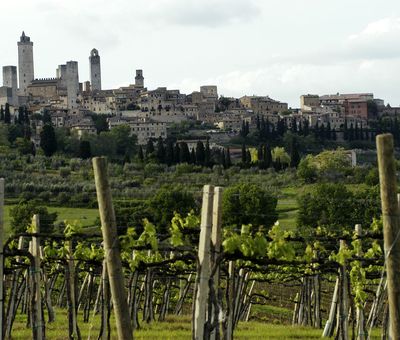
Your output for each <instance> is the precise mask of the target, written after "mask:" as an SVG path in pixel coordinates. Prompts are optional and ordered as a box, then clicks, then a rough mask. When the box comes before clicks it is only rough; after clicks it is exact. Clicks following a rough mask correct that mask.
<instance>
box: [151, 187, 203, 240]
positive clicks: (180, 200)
mask: <svg viewBox="0 0 400 340" xmlns="http://www.w3.org/2000/svg"><path fill="white" fill-rule="evenodd" d="M149 206H150V208H151V212H152V214H151V216H152V217H151V219H152V222H154V223H155V224H156V226H157V228H158V231H159V232H161V233H163V232H165V231H166V230H167V227H168V226H169V225H170V223H171V220H172V217H173V216H174V213H175V212H177V213H179V214H181V215H185V214H187V213H189V212H190V211H191V210H196V208H197V207H196V203H195V200H194V197H193V195H192V194H191V193H188V192H187V191H185V190H183V189H182V188H180V187H176V186H174V187H167V186H166V187H163V188H161V189H160V190H159V191H158V192H157V193H156V194H155V195H154V196H153V198H151V199H150V202H149Z"/></svg>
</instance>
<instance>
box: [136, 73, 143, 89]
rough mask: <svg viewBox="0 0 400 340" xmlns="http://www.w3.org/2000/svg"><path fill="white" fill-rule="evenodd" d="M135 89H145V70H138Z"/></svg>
mask: <svg viewBox="0 0 400 340" xmlns="http://www.w3.org/2000/svg"><path fill="white" fill-rule="evenodd" d="M135 87H137V88H143V87H144V77H143V70H136V77H135Z"/></svg>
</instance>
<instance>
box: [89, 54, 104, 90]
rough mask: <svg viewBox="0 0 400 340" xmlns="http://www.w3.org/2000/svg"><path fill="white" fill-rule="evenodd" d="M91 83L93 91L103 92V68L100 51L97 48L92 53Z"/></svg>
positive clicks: (90, 58) (90, 60) (90, 59)
mask: <svg viewBox="0 0 400 340" xmlns="http://www.w3.org/2000/svg"><path fill="white" fill-rule="evenodd" d="M89 63H90V83H91V88H92V91H100V90H101V66H100V55H99V51H97V50H96V49H95V48H94V49H92V51H91V52H90V57H89Z"/></svg>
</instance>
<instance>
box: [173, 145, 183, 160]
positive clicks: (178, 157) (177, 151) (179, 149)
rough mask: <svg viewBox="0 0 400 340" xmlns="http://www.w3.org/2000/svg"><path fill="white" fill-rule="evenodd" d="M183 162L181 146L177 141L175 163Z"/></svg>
mask: <svg viewBox="0 0 400 340" xmlns="http://www.w3.org/2000/svg"><path fill="white" fill-rule="evenodd" d="M180 162H181V148H180V146H179V143H175V147H174V163H176V164H179V163H180Z"/></svg>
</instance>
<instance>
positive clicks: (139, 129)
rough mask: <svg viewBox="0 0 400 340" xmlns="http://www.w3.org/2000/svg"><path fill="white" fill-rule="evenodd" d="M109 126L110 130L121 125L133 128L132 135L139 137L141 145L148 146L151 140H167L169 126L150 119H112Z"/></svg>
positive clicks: (119, 117)
mask: <svg viewBox="0 0 400 340" xmlns="http://www.w3.org/2000/svg"><path fill="white" fill-rule="evenodd" d="M108 125H109V128H110V129H112V128H113V127H115V126H119V125H128V126H129V127H130V128H131V134H132V135H136V136H137V139H138V144H139V145H144V144H146V143H147V141H148V140H149V139H150V138H153V139H157V138H159V137H161V138H163V139H165V138H167V124H166V123H164V122H157V121H154V120H153V119H150V118H137V117H121V116H118V117H111V118H109V119H108Z"/></svg>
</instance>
